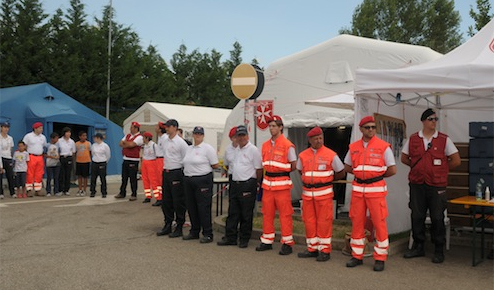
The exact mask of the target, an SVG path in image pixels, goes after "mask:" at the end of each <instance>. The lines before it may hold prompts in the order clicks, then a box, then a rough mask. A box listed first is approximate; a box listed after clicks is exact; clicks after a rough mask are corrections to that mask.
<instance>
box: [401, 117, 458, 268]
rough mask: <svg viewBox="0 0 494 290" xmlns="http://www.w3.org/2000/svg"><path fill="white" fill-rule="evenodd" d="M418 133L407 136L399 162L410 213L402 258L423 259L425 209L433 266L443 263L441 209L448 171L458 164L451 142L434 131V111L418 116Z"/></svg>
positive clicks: (443, 233) (444, 196)
mask: <svg viewBox="0 0 494 290" xmlns="http://www.w3.org/2000/svg"><path fill="white" fill-rule="evenodd" d="M420 120H421V121H422V130H420V131H419V132H416V133H414V134H412V135H410V138H409V139H408V140H407V142H406V143H405V145H404V146H403V149H402V152H401V162H402V163H403V164H405V165H408V166H410V173H409V174H408V180H409V181H410V183H409V185H410V203H409V204H408V205H409V207H410V209H411V210H412V236H413V246H412V249H410V250H409V251H408V252H406V253H405V255H404V256H403V257H404V258H407V259H408V258H415V257H423V256H425V251H424V242H425V218H426V216H427V210H429V214H430V218H431V223H432V230H431V231H432V232H431V236H432V242H433V243H434V245H435V251H434V256H433V258H432V262H433V263H442V262H444V253H443V247H444V242H445V239H446V228H445V226H444V210H445V209H446V201H447V200H446V186H447V182H448V172H449V169H453V168H455V167H457V166H458V165H460V163H461V161H460V155H459V154H458V149H457V148H456V146H455V145H454V144H453V141H451V139H450V138H449V137H448V136H447V135H445V134H443V133H441V132H439V131H437V130H436V125H437V121H438V120H439V119H438V117H437V115H436V112H435V111H434V110H432V109H427V110H425V111H424V112H423V113H422V116H421V118H420Z"/></svg>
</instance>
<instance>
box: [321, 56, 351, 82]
mask: <svg viewBox="0 0 494 290" xmlns="http://www.w3.org/2000/svg"><path fill="white" fill-rule="evenodd" d="M324 81H325V82H326V83H327V84H340V83H347V82H353V75H352V71H351V69H350V65H349V64H348V62H346V61H335V62H332V63H330V64H329V66H328V70H327V72H326V79H325V80H324Z"/></svg>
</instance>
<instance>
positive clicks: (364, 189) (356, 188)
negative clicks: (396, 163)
mask: <svg viewBox="0 0 494 290" xmlns="http://www.w3.org/2000/svg"><path fill="white" fill-rule="evenodd" d="M352 189H353V191H358V192H385V191H387V190H388V187H387V186H375V187H370V186H369V187H363V186H358V185H354V186H353V187H352Z"/></svg>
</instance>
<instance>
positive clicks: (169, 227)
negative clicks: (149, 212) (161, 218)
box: [156, 224, 172, 236]
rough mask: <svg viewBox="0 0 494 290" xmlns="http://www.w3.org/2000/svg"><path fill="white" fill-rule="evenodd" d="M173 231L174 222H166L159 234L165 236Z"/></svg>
mask: <svg viewBox="0 0 494 290" xmlns="http://www.w3.org/2000/svg"><path fill="white" fill-rule="evenodd" d="M171 232H172V224H166V225H165V226H164V227H163V228H162V229H161V231H159V232H157V233H156V235H157V236H165V235H168V234H170V233H171Z"/></svg>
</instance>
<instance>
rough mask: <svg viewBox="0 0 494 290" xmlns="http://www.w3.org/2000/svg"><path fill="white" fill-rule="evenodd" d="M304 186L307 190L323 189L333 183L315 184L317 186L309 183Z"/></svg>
mask: <svg viewBox="0 0 494 290" xmlns="http://www.w3.org/2000/svg"><path fill="white" fill-rule="evenodd" d="M302 184H303V186H304V187H306V188H321V187H325V186H328V185H331V184H333V183H332V182H325V183H315V184H307V183H302Z"/></svg>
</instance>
